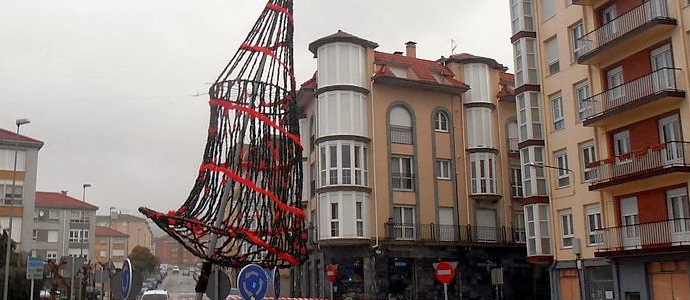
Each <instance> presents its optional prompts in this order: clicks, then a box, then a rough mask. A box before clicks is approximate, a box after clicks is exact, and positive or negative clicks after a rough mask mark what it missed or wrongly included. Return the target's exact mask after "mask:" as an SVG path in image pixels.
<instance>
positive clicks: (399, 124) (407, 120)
mask: <svg viewBox="0 0 690 300" xmlns="http://www.w3.org/2000/svg"><path fill="white" fill-rule="evenodd" d="M388 119H389V121H388V141H389V142H391V143H395V144H413V143H414V137H413V132H414V130H413V129H412V123H413V122H412V113H411V112H410V111H409V110H407V108H405V107H403V106H401V105H397V106H395V107H393V108H391V110H390V112H389V113H388Z"/></svg>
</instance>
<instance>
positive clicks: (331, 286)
mask: <svg viewBox="0 0 690 300" xmlns="http://www.w3.org/2000/svg"><path fill="white" fill-rule="evenodd" d="M331 300H333V282H331Z"/></svg>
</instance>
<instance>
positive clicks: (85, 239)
mask: <svg viewBox="0 0 690 300" xmlns="http://www.w3.org/2000/svg"><path fill="white" fill-rule="evenodd" d="M81 242H82V243H88V242H89V231H88V230H82V231H81Z"/></svg>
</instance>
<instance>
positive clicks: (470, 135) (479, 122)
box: [467, 107, 494, 148]
mask: <svg viewBox="0 0 690 300" xmlns="http://www.w3.org/2000/svg"><path fill="white" fill-rule="evenodd" d="M491 116H492V111H491V109H490V108H486V107H470V108H468V109H467V147H468V148H493V147H494V141H493V123H492V117H491Z"/></svg>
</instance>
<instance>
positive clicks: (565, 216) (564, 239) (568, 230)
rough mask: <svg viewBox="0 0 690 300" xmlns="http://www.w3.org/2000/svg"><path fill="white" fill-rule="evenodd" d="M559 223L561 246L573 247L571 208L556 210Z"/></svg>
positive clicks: (573, 233)
mask: <svg viewBox="0 0 690 300" xmlns="http://www.w3.org/2000/svg"><path fill="white" fill-rule="evenodd" d="M558 215H559V216H560V221H561V222H560V225H561V246H562V247H563V249H571V248H573V239H574V238H575V228H574V227H573V210H572V209H570V208H568V209H563V210H559V211H558Z"/></svg>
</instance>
